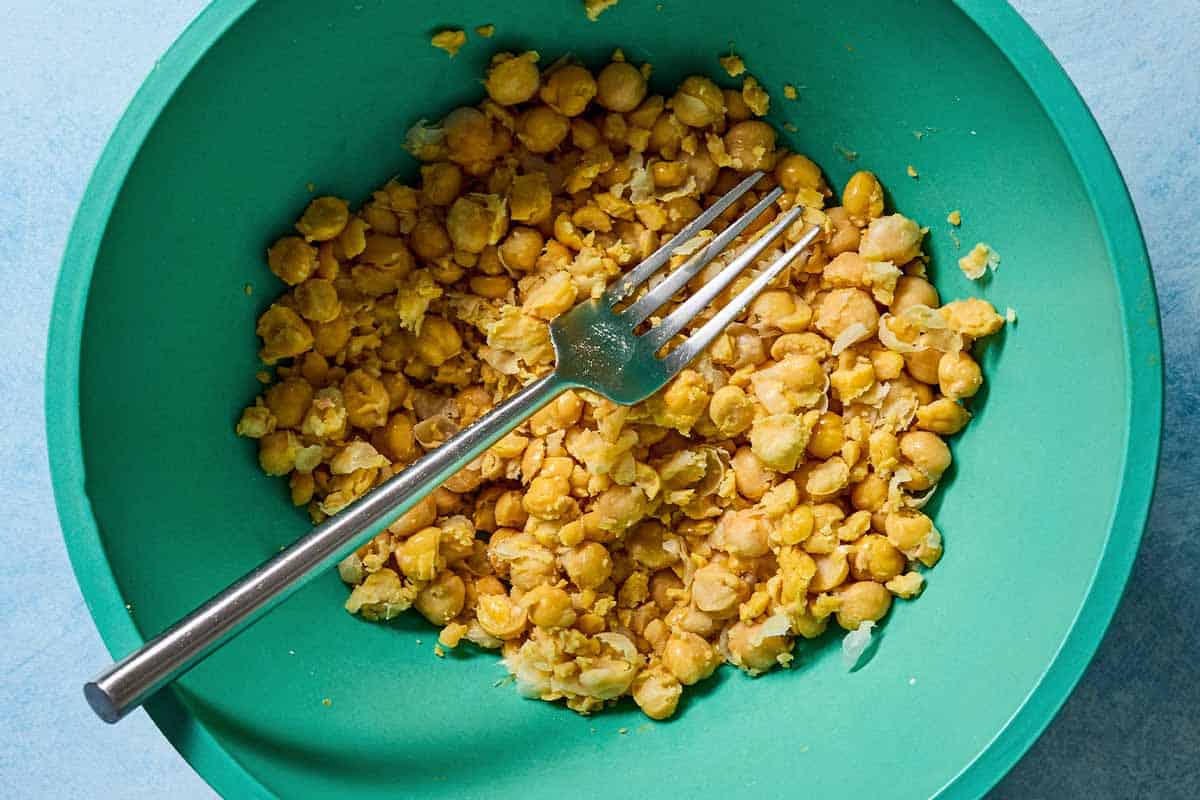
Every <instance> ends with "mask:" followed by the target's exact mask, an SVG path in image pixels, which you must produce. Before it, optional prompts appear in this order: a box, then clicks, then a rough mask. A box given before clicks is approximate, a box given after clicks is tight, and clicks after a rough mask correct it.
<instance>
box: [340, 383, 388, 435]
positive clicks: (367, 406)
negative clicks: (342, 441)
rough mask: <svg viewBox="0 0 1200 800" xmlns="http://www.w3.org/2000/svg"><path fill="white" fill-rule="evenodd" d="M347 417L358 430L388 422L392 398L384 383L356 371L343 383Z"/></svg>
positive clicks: (376, 426)
mask: <svg viewBox="0 0 1200 800" xmlns="http://www.w3.org/2000/svg"><path fill="white" fill-rule="evenodd" d="M342 397H343V398H344V402H345V405H346V416H347V418H348V419H349V420H350V424H351V425H353V426H355V427H356V428H362V429H364V430H370V429H371V428H378V427H379V426H380V425H383V424H384V423H385V422H387V419H388V409H389V408H390V406H391V397H390V396H389V395H388V392H387V389H386V388H385V387H384V385H383V382H382V381H380V380H379V379H378V378H376V377H374V376H373V375H371V374H370V373H368V372H365V371H364V370H361V369H356V370H354V371H353V372H351V373H350V374H348V375H347V376H346V377H345V379H344V380H343V381H342Z"/></svg>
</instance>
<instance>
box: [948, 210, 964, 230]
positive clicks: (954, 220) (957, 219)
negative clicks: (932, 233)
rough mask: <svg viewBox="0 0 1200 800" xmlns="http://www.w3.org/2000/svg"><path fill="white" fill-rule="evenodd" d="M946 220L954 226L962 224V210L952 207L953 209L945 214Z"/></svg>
mask: <svg viewBox="0 0 1200 800" xmlns="http://www.w3.org/2000/svg"><path fill="white" fill-rule="evenodd" d="M946 222H949V223H950V224H951V225H953V226H954V227H956V228H957V227H958V226H959V225H962V212H961V211H959V210H958V209H954V210H953V211H951V212H950V213H949V214H947V215H946Z"/></svg>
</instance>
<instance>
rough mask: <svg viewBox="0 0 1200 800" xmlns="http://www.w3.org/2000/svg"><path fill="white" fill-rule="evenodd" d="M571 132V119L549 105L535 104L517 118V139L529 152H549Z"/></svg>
mask: <svg viewBox="0 0 1200 800" xmlns="http://www.w3.org/2000/svg"><path fill="white" fill-rule="evenodd" d="M570 132H571V121H570V120H569V119H568V118H567V117H565V116H563V115H562V114H560V113H558V112H557V111H555V110H554V109H552V108H550V107H549V106H535V107H533V108H531V109H529V110H528V111H526V112H525V113H523V114H522V115H521V116H520V117H518V118H517V139H518V140H520V142H521V144H523V145H525V149H527V150H528V151H529V152H531V153H549V152H551V151H553V150H554V149H556V148H557V147H558V146H559V145H560V144H562V142H563V140H564V139H566V138H567V134H568V133H570Z"/></svg>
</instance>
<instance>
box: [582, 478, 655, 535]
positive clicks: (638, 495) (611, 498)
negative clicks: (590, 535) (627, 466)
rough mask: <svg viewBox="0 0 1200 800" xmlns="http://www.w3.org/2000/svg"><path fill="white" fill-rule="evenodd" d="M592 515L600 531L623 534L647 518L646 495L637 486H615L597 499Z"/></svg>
mask: <svg viewBox="0 0 1200 800" xmlns="http://www.w3.org/2000/svg"><path fill="white" fill-rule="evenodd" d="M591 513H592V515H593V516H594V518H595V520H596V523H595V524H596V526H597V527H599V528H600V530H602V531H608V532H610V533H616V534H623V533H625V531H627V530H629V529H630V528H632V527H633V526H634V525H636V524H637V523H638V522H641V520H642V518H643V517H645V515H646V495H645V493H644V492H643V491H642V490H641V489H640V488H638V487H637V486H614V487H612V488H610V489H606V490H604V492H603V493H601V494H600V496H599V497H597V498H596V502H595V504H594V505H593V506H592V512H591Z"/></svg>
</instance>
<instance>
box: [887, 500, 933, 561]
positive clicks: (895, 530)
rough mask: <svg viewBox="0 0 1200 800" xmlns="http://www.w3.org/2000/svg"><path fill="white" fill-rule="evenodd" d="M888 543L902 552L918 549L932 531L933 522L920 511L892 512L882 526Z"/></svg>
mask: <svg viewBox="0 0 1200 800" xmlns="http://www.w3.org/2000/svg"><path fill="white" fill-rule="evenodd" d="M884 530H885V532H886V533H887V538H888V541H889V542H891V543H892V544H893V545H895V546H896V548H897V549H899V550H902V551H904V552H910V551H913V550H915V549H916V548H918V547H920V546H921V544H922V542H924V541H925V537H926V536H927V535H929V532H930V531H932V530H933V521H932V520H931V519H929V517H927V516H925V515H924V514H922V513H921V512H920V511H914V510H904V511H892V512H890V513H889V514H888V515H887V522H886V524H885V525H884Z"/></svg>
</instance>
